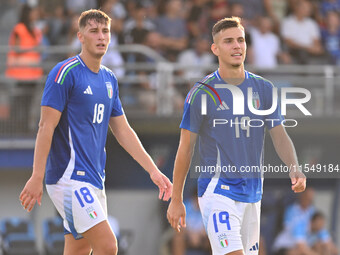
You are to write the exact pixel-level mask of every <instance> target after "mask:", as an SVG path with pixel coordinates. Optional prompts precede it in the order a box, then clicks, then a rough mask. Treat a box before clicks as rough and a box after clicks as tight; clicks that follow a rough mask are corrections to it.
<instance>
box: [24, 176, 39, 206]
mask: <svg viewBox="0 0 340 255" xmlns="http://www.w3.org/2000/svg"><path fill="white" fill-rule="evenodd" d="M42 195H43V182H42V181H41V180H39V179H37V178H34V177H33V176H32V177H31V178H30V179H29V180H28V181H27V183H26V185H25V187H24V189H23V190H22V192H21V194H20V196H19V199H20V201H21V205H22V206H23V208H24V209H25V210H27V212H30V211H32V209H33V207H34V205H35V203H36V202H38V204H39V205H41V198H42Z"/></svg>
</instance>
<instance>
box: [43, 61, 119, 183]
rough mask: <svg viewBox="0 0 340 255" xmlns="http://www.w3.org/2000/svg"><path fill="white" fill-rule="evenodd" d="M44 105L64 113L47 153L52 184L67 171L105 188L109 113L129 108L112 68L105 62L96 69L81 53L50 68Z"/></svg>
mask: <svg viewBox="0 0 340 255" xmlns="http://www.w3.org/2000/svg"><path fill="white" fill-rule="evenodd" d="M41 105H42V106H49V107H52V108H54V109H56V110H58V111H60V112H61V113H62V114H61V118H60V121H59V123H58V125H57V127H56V129H55V131H54V135H53V140H52V145H51V150H50V153H49V156H48V159H47V164H46V184H56V183H57V182H58V180H59V179H60V178H61V177H62V176H66V178H70V179H74V180H78V181H83V182H87V183H91V184H93V185H94V186H96V187H98V188H100V189H102V188H103V184H104V179H105V170H104V168H105V161H106V153H105V143H106V137H107V130H108V123H109V119H110V117H115V116H120V115H122V114H123V109H122V105H121V102H120V99H119V97H118V84H117V79H116V77H115V76H114V74H113V73H112V71H111V70H109V69H108V68H106V67H104V66H101V67H100V70H99V72H98V73H94V72H92V71H91V70H90V69H89V68H88V67H87V66H86V65H85V64H84V62H83V61H82V60H81V58H80V56H79V55H78V56H75V57H72V58H69V59H67V60H65V61H63V62H61V63H59V64H57V65H56V66H55V67H54V68H53V69H52V71H51V72H50V73H49V75H48V77H47V81H46V85H45V89H44V93H43V97H42V102H41Z"/></svg>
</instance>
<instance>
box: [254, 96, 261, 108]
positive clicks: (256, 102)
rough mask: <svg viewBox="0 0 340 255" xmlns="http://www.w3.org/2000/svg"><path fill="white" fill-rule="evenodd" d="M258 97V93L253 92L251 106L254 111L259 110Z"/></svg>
mask: <svg viewBox="0 0 340 255" xmlns="http://www.w3.org/2000/svg"><path fill="white" fill-rule="evenodd" d="M260 105H261V104H260V96H259V92H253V106H254V108H255V109H257V110H258V109H260Z"/></svg>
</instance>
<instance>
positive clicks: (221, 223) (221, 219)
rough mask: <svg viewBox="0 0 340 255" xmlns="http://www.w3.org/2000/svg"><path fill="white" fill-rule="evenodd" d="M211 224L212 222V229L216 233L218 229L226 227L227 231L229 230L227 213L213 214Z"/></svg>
mask: <svg viewBox="0 0 340 255" xmlns="http://www.w3.org/2000/svg"><path fill="white" fill-rule="evenodd" d="M213 222H214V229H215V232H216V233H217V232H219V229H220V228H225V227H227V229H228V230H231V227H230V222H229V213H228V212H219V213H214V214H213Z"/></svg>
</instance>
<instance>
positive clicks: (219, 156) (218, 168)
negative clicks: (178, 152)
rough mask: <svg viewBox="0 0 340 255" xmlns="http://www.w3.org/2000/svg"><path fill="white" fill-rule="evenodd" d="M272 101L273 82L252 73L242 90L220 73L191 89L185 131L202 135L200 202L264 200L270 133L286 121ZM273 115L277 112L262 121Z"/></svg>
mask: <svg viewBox="0 0 340 255" xmlns="http://www.w3.org/2000/svg"><path fill="white" fill-rule="evenodd" d="M228 86H229V87H230V88H231V90H232V91H233V93H234V96H233V94H232V92H231V90H230V88H228ZM248 93H249V95H250V97H249V100H248ZM250 93H251V94H250ZM272 95H273V85H272V83H271V82H269V81H268V80H265V79H263V78H262V77H260V76H257V75H254V74H252V73H250V72H247V71H245V79H244V81H243V82H242V83H241V84H239V85H237V86H235V85H228V84H227V83H226V82H225V81H224V80H222V79H221V77H220V75H219V73H218V71H215V72H214V73H212V74H210V75H208V76H207V77H205V78H204V79H203V80H202V81H200V82H198V83H196V84H195V86H194V87H193V88H192V89H191V91H190V92H189V94H188V96H187V98H186V102H185V105H184V113H183V119H182V122H181V125H180V127H181V128H184V129H187V130H190V131H191V132H194V133H197V134H198V144H199V153H200V163H199V166H198V165H196V166H194V169H195V171H196V172H200V177H199V179H198V195H199V196H202V195H203V194H204V193H206V194H207V193H217V194H221V195H224V196H227V197H229V198H231V199H233V200H236V201H241V202H249V203H255V202H257V201H259V200H260V199H261V198H262V175H261V166H262V165H263V147H264V135H265V128H266V127H267V128H268V129H271V128H273V127H275V126H277V125H279V124H281V122H282V121H283V117H282V116H281V114H280V110H279V108H278V107H277V108H276V106H278V105H277V104H275V105H274V104H273V107H271V106H272V102H274V100H273V96H272ZM248 101H249V103H248ZM270 109H273V110H274V109H275V111H272V112H271V113H268V114H266V115H259V111H261V110H270Z"/></svg>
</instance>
